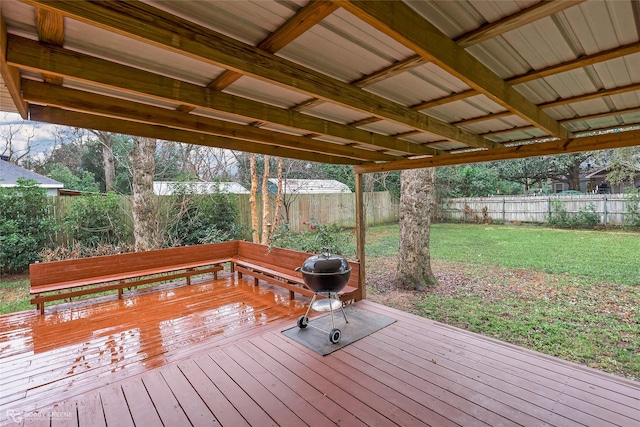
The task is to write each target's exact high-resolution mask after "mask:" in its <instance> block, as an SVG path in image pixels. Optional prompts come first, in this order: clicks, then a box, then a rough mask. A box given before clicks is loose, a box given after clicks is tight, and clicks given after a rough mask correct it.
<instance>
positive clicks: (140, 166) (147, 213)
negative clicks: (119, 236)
mask: <svg viewBox="0 0 640 427" xmlns="http://www.w3.org/2000/svg"><path fill="white" fill-rule="evenodd" d="M155 152H156V140H155V139H153V138H134V139H133V146H132V147H131V153H130V154H129V156H130V158H131V164H132V165H133V181H132V189H133V209H132V210H133V237H134V240H135V249H136V251H137V252H139V251H147V250H150V249H156V248H158V247H159V246H160V245H159V241H158V240H159V239H158V219H157V216H156V210H155V208H154V203H153V176H154V172H155V158H154V156H155Z"/></svg>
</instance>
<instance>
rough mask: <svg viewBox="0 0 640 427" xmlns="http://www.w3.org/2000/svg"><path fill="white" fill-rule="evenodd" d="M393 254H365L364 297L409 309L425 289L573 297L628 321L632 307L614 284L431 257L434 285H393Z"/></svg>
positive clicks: (498, 296) (487, 296)
mask: <svg viewBox="0 0 640 427" xmlns="http://www.w3.org/2000/svg"><path fill="white" fill-rule="evenodd" d="M396 262H397V261H396V259H395V258H380V259H375V260H368V264H367V270H368V271H367V299H369V300H371V301H374V302H377V303H380V304H384V305H388V306H390V307H394V308H397V309H400V310H403V311H407V312H410V313H414V314H420V310H419V307H418V304H419V303H420V302H421V300H422V299H423V298H424V296H425V295H435V296H439V297H455V296H462V295H465V296H468V295H474V296H477V297H480V298H481V299H482V300H483V301H486V302H488V303H491V302H498V301H502V300H504V299H505V298H510V297H513V298H518V299H520V300H545V301H559V300H562V301H569V302H571V301H574V302H575V303H576V304H577V303H580V304H589V303H591V304H592V306H593V309H594V312H595V313H598V314H615V315H618V316H620V317H622V318H623V321H627V322H631V321H632V320H633V317H634V313H635V312H636V310H637V304H638V301H637V298H634V297H629V295H627V294H626V293H624V292H622V291H621V289H620V286H619V285H613V284H605V283H602V284H597V285H590V286H584V285H583V284H582V283H581V281H580V280H579V279H577V278H575V277H569V276H563V275H552V274H547V273H543V272H539V271H532V270H518V269H507V268H502V267H491V266H473V265H465V264H456V263H447V262H444V261H432V264H431V266H432V270H433V273H434V275H435V276H436V278H437V279H438V286H436V287H434V288H430V289H427V290H426V291H423V292H418V291H406V290H398V289H396V288H395V287H394V285H393V283H394V279H395V269H396Z"/></svg>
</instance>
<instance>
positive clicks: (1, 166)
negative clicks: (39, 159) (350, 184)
mask: <svg viewBox="0 0 640 427" xmlns="http://www.w3.org/2000/svg"><path fill="white" fill-rule="evenodd" d="M20 178H22V179H32V180H34V181H35V182H36V183H37V184H38V186H39V187H42V188H63V187H64V184H63V183H61V182H59V181H56V180H54V179H51V178H48V177H46V176H43V175H40V174H38V173H35V172H34V171H30V170H29V169H25V168H21V167H20V166H18V165H14V164H13V163H9V162H8V161H5V160H0V187H16V186H17V185H18V179H20Z"/></svg>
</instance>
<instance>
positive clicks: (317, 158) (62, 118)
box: [29, 105, 362, 165]
mask: <svg viewBox="0 0 640 427" xmlns="http://www.w3.org/2000/svg"><path fill="white" fill-rule="evenodd" d="M29 114H30V116H31V120H35V121H41V122H47V123H54V124H59V125H63V126H73V127H79V128H85V129H96V130H102V131H105V132H117V133H123V134H126V135H136V136H142V137H147V138H157V139H162V140H169V141H181V142H184V143H187V144H195V145H203V146H207V147H218V148H226V149H229V150H237V151H246V152H250V153H257V154H266V155H269V156H279V157H287V158H290V159H298V160H306V161H312V162H322V163H337V164H340V163H341V164H352V165H357V164H360V163H362V162H361V161H358V160H353V159H348V158H344V157H335V156H331V155H327V154H322V153H310V152H308V151H301V150H294V149H290V148H287V147H280V146H276V145H267V144H261V143H255V142H251V141H238V140H237V139H235V140H234V139H230V138H225V137H220V136H215V135H207V134H204V133H197V132H190V131H185V130H180V129H172V128H168V127H164V126H157V125H150V124H146V123H136V122H134V121H130V120H121V119H117V118H112V117H101V116H96V115H93V114H87V113H81V112H76V111H68V110H62V109H59V108H54V107H45V106H40V105H30V106H29Z"/></svg>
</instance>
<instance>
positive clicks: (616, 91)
mask: <svg viewBox="0 0 640 427" xmlns="http://www.w3.org/2000/svg"><path fill="white" fill-rule="evenodd" d="M636 90H640V83H633V84H630V85H626V86H622V87H615V88H610V89H602V90H598V91H596V92H591V93H584V94H582V95H576V96H571V97H568V98H562V99H558V100H555V101H549V102H545V103H542V104H538V107H539V108H554V107H560V106H562V105H569V104H575V103H576V102H582V101H588V100H591V99H598V98H602V97H605V96H612V95H620V94H622V93H628V92H634V91H636ZM509 116H513V113H512V112H511V111H503V112H499V113H493V114H488V115H486V116H479V117H474V118H472V119H466V120H460V121H458V122H455V123H454V124H455V125H456V126H467V125H470V124H474V123H480V122H484V121H487V120H495V119H502V118H505V117H509ZM559 122H560V123H562V120H559Z"/></svg>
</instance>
